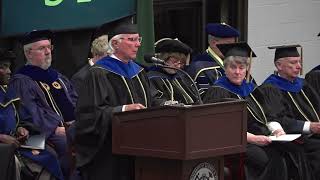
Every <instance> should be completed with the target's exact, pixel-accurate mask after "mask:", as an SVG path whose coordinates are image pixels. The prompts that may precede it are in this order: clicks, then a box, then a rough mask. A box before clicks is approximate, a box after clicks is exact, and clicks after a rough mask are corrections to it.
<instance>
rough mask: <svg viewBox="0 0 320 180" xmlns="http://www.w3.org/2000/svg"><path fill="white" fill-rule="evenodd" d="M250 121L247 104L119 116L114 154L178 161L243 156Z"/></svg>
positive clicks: (114, 126) (114, 129)
mask: <svg viewBox="0 0 320 180" xmlns="http://www.w3.org/2000/svg"><path fill="white" fill-rule="evenodd" d="M246 120H247V114H246V102H245V101H232V102H223V103H215V104H206V105H196V106H190V107H160V108H151V109H145V110H139V111H132V112H124V113H117V114H115V115H114V118H113V121H112V151H113V153H115V154H125V155H133V156H142V157H157V158H166V159H177V160H194V159H199V158H207V157H216V156H221V155H228V154H233V153H240V152H244V151H245V148H246V131H247V121H246Z"/></svg>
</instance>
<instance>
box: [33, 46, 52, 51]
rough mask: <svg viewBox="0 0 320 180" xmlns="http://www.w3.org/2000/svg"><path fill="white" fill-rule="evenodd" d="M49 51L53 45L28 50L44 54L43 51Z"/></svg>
mask: <svg viewBox="0 0 320 180" xmlns="http://www.w3.org/2000/svg"><path fill="white" fill-rule="evenodd" d="M47 49H50V50H51V51H52V50H53V45H48V46H40V47H38V48H36V49H32V48H31V49H30V50H34V51H41V52H44V51H45V50H47Z"/></svg>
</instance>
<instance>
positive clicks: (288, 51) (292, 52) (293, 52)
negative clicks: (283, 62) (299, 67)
mask: <svg viewBox="0 0 320 180" xmlns="http://www.w3.org/2000/svg"><path fill="white" fill-rule="evenodd" d="M297 47H301V46H300V45H299V44H297V45H282V46H271V47H268V48H269V49H276V51H275V53H274V61H276V60H278V59H280V58H284V57H300V54H299V52H298V50H297Z"/></svg>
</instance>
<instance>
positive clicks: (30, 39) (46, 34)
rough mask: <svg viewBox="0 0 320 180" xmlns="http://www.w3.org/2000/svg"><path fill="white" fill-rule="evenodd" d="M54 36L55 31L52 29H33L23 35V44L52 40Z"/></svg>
mask: <svg viewBox="0 0 320 180" xmlns="http://www.w3.org/2000/svg"><path fill="white" fill-rule="evenodd" d="M52 38H53V32H52V31H50V30H33V31H31V32H29V33H27V34H25V35H24V36H23V37H22V39H21V44H22V45H26V44H30V43H34V42H37V41H41V40H51V39H52Z"/></svg>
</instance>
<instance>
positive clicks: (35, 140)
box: [21, 134, 46, 150]
mask: <svg viewBox="0 0 320 180" xmlns="http://www.w3.org/2000/svg"><path fill="white" fill-rule="evenodd" d="M45 143H46V136H45V135H43V134H38V135H32V136H29V138H28V140H27V141H26V142H25V143H24V144H21V147H22V148H28V149H39V150H43V149H44V147H45Z"/></svg>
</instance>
